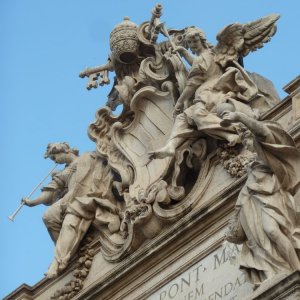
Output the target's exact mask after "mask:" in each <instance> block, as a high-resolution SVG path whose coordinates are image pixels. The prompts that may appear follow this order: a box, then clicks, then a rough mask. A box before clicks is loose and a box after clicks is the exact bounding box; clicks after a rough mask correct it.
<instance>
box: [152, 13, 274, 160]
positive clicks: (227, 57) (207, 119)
mask: <svg viewBox="0 0 300 300" xmlns="http://www.w3.org/2000/svg"><path fill="white" fill-rule="evenodd" d="M278 19H279V15H277V14H273V15H270V16H267V17H264V18H261V19H259V20H256V21H253V22H250V23H247V24H244V25H243V24H239V23H234V24H231V25H228V26H227V27H225V28H224V29H223V30H221V32H220V33H219V34H218V35H217V40H218V44H217V45H216V46H215V47H213V46H212V45H210V44H209V43H208V42H207V41H206V38H205V35H204V33H203V31H202V30H201V29H199V28H197V27H188V28H187V29H186V32H185V41H186V45H187V46H188V48H189V49H190V50H191V51H192V53H193V54H191V53H190V52H189V51H188V50H187V49H186V48H185V47H182V46H177V47H175V49H174V50H175V51H176V52H178V53H179V54H180V55H181V56H182V57H183V58H184V59H185V60H186V61H187V62H188V64H190V65H191V69H190V70H189V73H188V78H187V82H186V85H185V88H184V90H183V92H182V93H181V95H180V97H179V98H178V101H177V103H176V105H175V111H174V116H175V123H174V126H173V129H172V132H171V135H170V137H169V139H168V141H167V144H166V145H165V146H164V147H163V148H161V149H158V150H156V151H153V152H150V156H151V157H152V158H164V157H167V156H173V155H174V153H175V150H176V148H178V147H179V146H180V145H182V144H183V143H184V141H185V140H186V139H187V138H196V137H198V136H199V134H200V135H201V134H204V135H208V136H211V137H213V138H216V139H222V140H227V141H228V143H229V145H230V146H234V145H235V144H236V143H238V142H239V137H238V134H237V133H236V131H235V129H234V128H233V127H232V126H228V127H222V126H220V121H221V119H220V118H219V117H218V116H217V114H216V109H217V105H218V104H221V103H224V102H229V103H231V104H232V105H233V106H234V107H235V108H236V109H237V110H238V111H241V112H243V113H245V114H246V115H248V116H250V117H256V114H257V113H256V112H255V111H254V110H252V109H251V106H250V104H251V101H252V100H254V99H255V98H256V97H258V88H257V86H256V85H255V83H254V82H253V81H252V79H251V78H250V76H249V74H248V73H247V72H246V71H245V70H244V68H243V67H242V65H241V63H240V62H241V61H242V58H243V57H244V56H246V55H247V54H248V53H249V52H251V51H255V50H256V49H258V48H261V47H262V46H263V44H264V43H266V42H268V41H269V40H270V38H271V37H272V36H273V35H274V34H275V32H276V25H275V22H276V21H277V20H278Z"/></svg>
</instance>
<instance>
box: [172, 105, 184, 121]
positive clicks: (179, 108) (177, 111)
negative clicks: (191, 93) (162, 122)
mask: <svg viewBox="0 0 300 300" xmlns="http://www.w3.org/2000/svg"><path fill="white" fill-rule="evenodd" d="M182 111H183V103H179V102H177V103H176V105H175V107H174V111H173V117H174V118H176V116H177V115H179V114H181V113H182Z"/></svg>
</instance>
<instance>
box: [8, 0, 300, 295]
mask: <svg viewBox="0 0 300 300" xmlns="http://www.w3.org/2000/svg"><path fill="white" fill-rule="evenodd" d="M161 17H162V5H160V4H157V5H156V6H155V8H154V9H153V10H152V16H151V19H150V21H147V22H144V23H142V24H140V25H136V24H135V23H133V22H131V21H130V20H129V18H128V17H126V18H124V21H123V22H121V23H120V24H118V25H117V26H116V27H115V28H114V29H113V30H112V32H111V35H110V46H111V53H110V55H109V58H108V60H107V62H106V63H105V64H103V65H100V66H98V67H95V68H89V69H86V70H84V71H83V72H81V73H80V76H81V77H88V78H89V82H88V86H87V88H88V89H91V88H97V87H98V86H102V85H104V84H109V72H114V73H115V79H114V83H113V86H112V90H111V92H110V93H109V95H108V102H107V104H108V106H105V107H103V108H100V109H99V110H98V111H97V113H96V120H95V121H94V122H93V123H92V124H91V125H90V126H89V129H88V134H89V137H90V138H91V140H93V141H94V142H95V147H96V149H95V151H93V152H87V153H84V154H82V155H81V156H78V151H76V150H75V149H71V148H70V147H69V145H68V144H67V143H54V144H49V146H48V148H47V152H46V156H47V157H50V158H51V159H52V160H53V161H55V162H56V163H59V164H66V167H65V169H64V170H63V171H61V172H59V173H57V174H55V175H54V176H53V179H52V181H51V182H50V184H49V185H47V186H46V187H44V188H43V190H42V193H41V195H40V196H39V197H37V198H36V199H34V200H29V199H23V202H22V205H24V204H26V205H28V206H34V205H38V204H48V205H51V206H50V208H49V209H48V211H47V212H46V214H45V216H44V218H43V219H44V222H45V224H46V226H47V229H48V231H49V233H50V235H51V238H52V239H53V241H54V243H55V259H54V261H53V263H52V264H51V266H50V268H49V270H48V273H47V279H45V280H44V281H42V282H40V283H39V284H37V285H36V286H35V287H34V288H33V289H32V290H31V289H30V288H27V287H23V288H22V289H21V290H18V291H16V293H15V295H17V297H18V298H16V299H19V298H20V297H19V296H20V295H23V296H25V295H27V296H28V297H29V298H30V297H31V298H32V299H51V300H63V299H84V300H87V299H93V300H95V299H96V300H97V299H99V300H100V299H101V300H105V299H106V300H108V299H109V300H111V299H115V300H117V299H130V300H133V299H136V300H137V299H139V300H140V299H159V300H167V299H184V300H190V299H196V298H197V297H198V298H200V299H205V300H211V299H218V298H222V299H224V300H225V299H227V300H239V299H242V298H245V297H247V296H249V294H251V293H252V288H253V287H254V286H255V287H258V286H260V289H259V290H261V289H262V288H263V286H267V285H268V282H274V281H273V280H276V278H278V276H281V275H282V274H287V273H291V272H293V271H294V270H297V269H300V262H299V257H298V253H297V249H300V239H299V237H298V236H297V233H298V232H299V229H300V227H299V221H298V219H299V218H298V216H300V189H299V187H300V171H299V170H300V152H299V151H298V150H297V147H296V144H295V142H294V140H293V139H292V137H291V136H290V135H289V134H288V133H287V130H288V131H289V132H290V133H291V134H292V135H293V136H294V137H295V138H296V142H297V143H298V144H300V122H298V121H299V120H300V104H299V101H300V96H299V95H300V79H299V77H297V78H296V79H295V80H294V81H293V82H291V83H290V84H289V85H288V86H286V88H285V89H286V91H287V92H288V93H289V96H288V97H287V98H286V99H285V101H283V102H279V98H278V95H277V93H276V91H275V89H274V87H273V85H272V83H271V82H270V81H268V80H267V79H265V78H263V77H262V76H260V75H258V74H255V73H249V72H247V71H246V70H245V69H244V68H243V62H242V58H243V57H245V56H247V55H248V54H249V53H250V52H252V51H255V50H257V49H259V48H261V47H262V46H263V45H264V44H265V43H267V42H269V41H270V39H271V37H272V36H273V35H274V34H275V32H276V21H277V20H278V19H279V16H278V15H276V14H273V15H269V16H266V17H263V18H261V19H258V20H255V21H252V22H249V23H246V24H240V23H233V24H230V25H228V26H226V27H225V28H224V29H222V30H221V31H220V32H219V33H218V35H217V45H215V46H213V45H211V44H210V43H209V42H208V41H207V40H206V37H205V34H204V32H203V31H202V30H201V29H199V28H197V27H195V26H187V27H185V28H184V29H180V30H178V29H172V30H168V29H167V27H166V24H165V22H163V21H162V20H161ZM160 34H161V35H163V36H164V37H165V38H166V39H165V40H164V41H162V42H159V43H158V42H157V41H158V36H159V35H160ZM186 63H187V64H186ZM187 65H190V68H188V67H187ZM120 104H122V105H123V110H122V112H121V114H120V115H118V116H115V115H114V114H113V113H112V110H113V109H115V108H116V107H117V106H118V105H120ZM258 120H259V121H258ZM273 121H277V122H273ZM279 123H280V124H279ZM280 125H281V126H280ZM225 237H226V238H227V240H228V241H230V242H232V243H234V244H228V243H227V246H225V245H224V239H225ZM235 244H241V245H239V246H237V245H235ZM239 249H241V250H239ZM71 258H72V259H71ZM239 268H240V269H242V270H243V272H244V273H241V271H240V270H239ZM242 274H244V275H242ZM293 274H295V273H293ZM57 276H59V277H57ZM293 276H296V275H293ZM54 277H57V278H55V279H54ZM287 278H294V277H287ZM284 280H285V279H284ZM284 282H287V280H286V281H284ZM289 282H292V281H291V280H290V281H289ZM286 287H287V288H289V287H288V285H286ZM270 289H271V290H272V289H277V288H276V287H273V286H272V287H271V286H270ZM259 290H257V292H259ZM11 297H13V295H11ZM7 299H13V298H7ZM257 299H259V298H257ZM280 299H281V298H280Z"/></svg>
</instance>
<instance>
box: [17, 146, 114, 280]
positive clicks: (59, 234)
mask: <svg viewBox="0 0 300 300" xmlns="http://www.w3.org/2000/svg"><path fill="white" fill-rule="evenodd" d="M45 157H50V158H51V159H52V160H53V161H55V162H56V163H58V164H66V167H65V169H64V170H62V171H61V172H59V173H57V174H56V175H54V176H53V179H52V181H51V182H50V183H49V184H48V185H47V186H46V187H44V188H43V189H42V193H41V194H40V195H39V196H38V197H37V198H36V199H34V200H29V199H23V200H22V201H23V202H24V203H25V205H28V206H35V205H38V204H45V205H51V206H50V207H49V209H48V210H47V211H46V213H45V214H44V216H43V221H44V223H45V225H46V227H47V229H48V231H49V234H50V236H51V238H52V240H53V241H54V243H55V255H54V260H53V262H52V264H51V265H50V267H49V270H48V272H47V274H46V276H47V277H48V278H53V277H56V276H57V275H58V274H59V272H61V271H62V270H63V269H64V268H65V267H66V266H67V265H68V263H69V261H70V259H71V258H72V256H73V255H74V254H75V253H76V251H77V249H78V247H79V245H80V242H81V240H82V239H83V237H84V236H85V234H86V232H87V230H88V229H89V227H90V225H91V224H93V225H94V226H95V227H96V228H97V229H99V230H101V229H102V227H103V226H105V225H106V226H107V228H108V230H109V232H110V233H111V234H112V233H115V232H118V231H119V228H120V217H119V204H120V203H118V202H117V201H116V199H115V197H114V194H113V191H112V189H113V186H114V183H115V182H114V174H113V171H112V169H111V167H110V166H109V165H107V163H106V161H105V160H103V159H102V158H100V157H98V156H97V155H96V153H95V152H86V153H84V154H82V155H81V156H79V157H78V151H77V150H75V149H72V148H70V146H69V145H68V144H67V143H52V144H49V145H48V147H47V151H46V154H45ZM62 192H63V196H62V197H61V198H59V195H62ZM58 198H59V199H58Z"/></svg>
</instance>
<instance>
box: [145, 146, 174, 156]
mask: <svg viewBox="0 0 300 300" xmlns="http://www.w3.org/2000/svg"><path fill="white" fill-rule="evenodd" d="M149 155H150V159H154V158H158V159H162V158H165V157H168V156H174V155H175V149H174V148H173V147H171V146H168V145H166V146H165V147H163V148H160V149H158V150H156V151H151V152H149Z"/></svg>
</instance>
